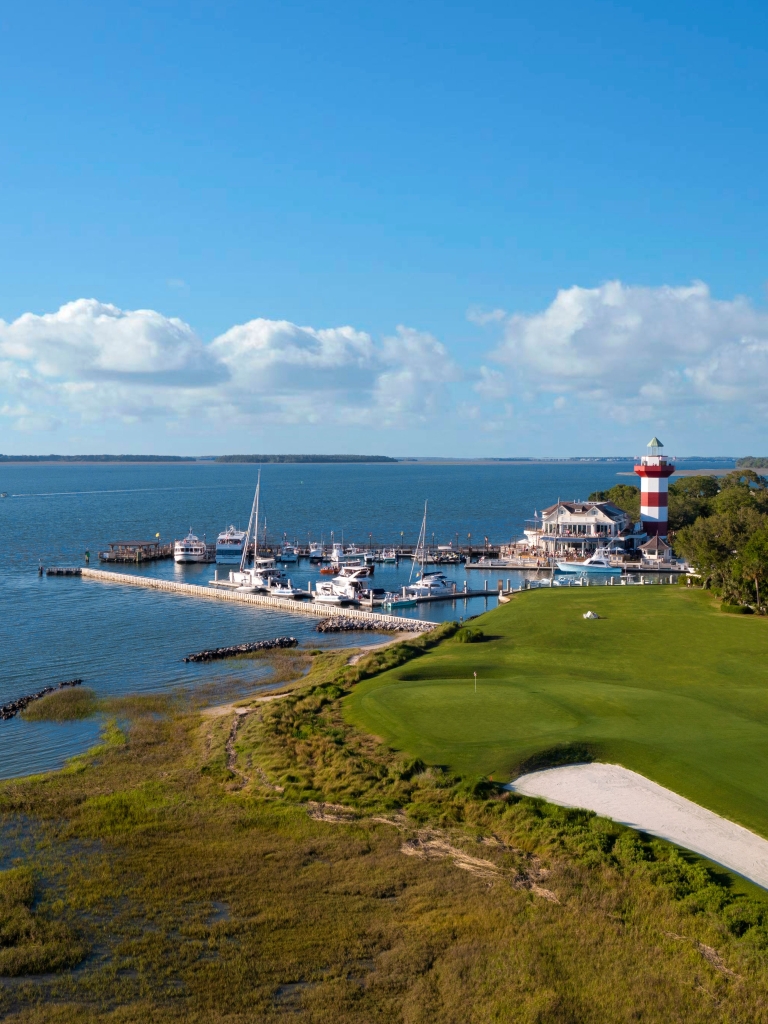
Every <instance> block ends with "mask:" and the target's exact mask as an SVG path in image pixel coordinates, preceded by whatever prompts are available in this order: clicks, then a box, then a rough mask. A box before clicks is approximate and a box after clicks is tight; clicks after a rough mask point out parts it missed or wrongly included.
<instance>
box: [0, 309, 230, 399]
mask: <svg viewBox="0 0 768 1024" xmlns="http://www.w3.org/2000/svg"><path fill="white" fill-rule="evenodd" d="M0 356H4V357H6V358H7V359H11V360H13V362H14V363H15V364H16V366H17V367H25V368H26V369H27V370H28V371H29V373H30V374H32V375H34V376H36V377H38V378H40V379H41V380H54V379H65V380H127V379H130V378H134V379H136V378H143V379H145V380H152V381H154V382H159V381H160V380H161V379H165V380H169V381H170V382H171V383H173V384H176V383H181V382H183V383H202V382H203V381H205V380H210V374H211V372H212V371H215V367H214V365H213V363H212V362H211V360H210V358H209V357H208V354H207V352H206V349H205V347H204V345H203V344H202V342H201V341H200V340H199V338H198V337H197V336H196V335H195V333H194V331H193V330H192V328H191V327H190V326H189V325H188V324H185V323H184V322H183V321H182V320H177V319H176V318H175V317H165V316H163V315H162V314H161V313H156V312H155V311H154V310H152V309H138V310H133V311H126V310H122V309H118V308H117V306H112V305H108V304H105V303H102V302H97V301H96V299H78V300H77V301H76V302H68V303H67V304H66V305H64V306H62V307H61V308H60V309H59V310H58V312H56V313H45V314H43V315H42V316H38V315H37V314H35V313H24V314H23V315H22V316H20V317H19V318H18V320H14V321H13V323H10V324H9V323H6V322H5V321H4V320H0Z"/></svg>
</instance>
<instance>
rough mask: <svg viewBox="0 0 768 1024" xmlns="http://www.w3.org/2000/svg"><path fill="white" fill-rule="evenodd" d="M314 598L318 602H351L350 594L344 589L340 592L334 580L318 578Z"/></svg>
mask: <svg viewBox="0 0 768 1024" xmlns="http://www.w3.org/2000/svg"><path fill="white" fill-rule="evenodd" d="M312 600H313V601H317V602H318V604H349V602H350V598H349V595H348V594H346V593H345V592H343V591H341V592H340V591H339V590H338V589H337V588H336V587H335V586H334V585H333V580H318V582H317V585H316V586H315V590H314V592H313V594H312ZM353 600H354V598H353Z"/></svg>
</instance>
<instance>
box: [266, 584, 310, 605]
mask: <svg viewBox="0 0 768 1024" xmlns="http://www.w3.org/2000/svg"><path fill="white" fill-rule="evenodd" d="M267 593H268V594H269V596H270V597H288V598H290V599H291V600H292V601H295V600H296V598H297V597H306V596H307V595H306V591H304V590H299V588H298V587H294V586H293V584H292V583H291V581H290V580H286V581H285V582H282V581H276V582H275V583H274V584H270V585H269V587H267Z"/></svg>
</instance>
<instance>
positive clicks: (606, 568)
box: [555, 548, 621, 576]
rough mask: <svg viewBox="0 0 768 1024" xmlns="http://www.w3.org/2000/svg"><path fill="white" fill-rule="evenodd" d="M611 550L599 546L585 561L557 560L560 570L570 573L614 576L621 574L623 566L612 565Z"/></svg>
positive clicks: (558, 569)
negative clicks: (610, 559)
mask: <svg viewBox="0 0 768 1024" xmlns="http://www.w3.org/2000/svg"><path fill="white" fill-rule="evenodd" d="M609 557H610V552H609V551H608V548H598V549H597V551H595V553H594V555H591V556H590V557H589V558H587V559H586V561H584V562H556V563H555V564H556V565H557V571H558V572H568V573H578V574H579V575H581V574H582V573H610V574H611V575H613V576H621V568H620V567H619V566H618V565H611V563H610V561H609Z"/></svg>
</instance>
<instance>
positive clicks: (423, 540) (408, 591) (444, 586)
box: [404, 501, 456, 600]
mask: <svg viewBox="0 0 768 1024" xmlns="http://www.w3.org/2000/svg"><path fill="white" fill-rule="evenodd" d="M416 551H417V552H418V553H419V556H420V559H421V571H420V572H419V575H418V576H417V577H416V580H415V581H414V582H413V583H411V582H410V579H409V582H408V586H407V587H406V588H405V595H404V596H407V597H410V598H416V599H417V600H418V599H419V598H425V597H443V596H448V595H450V594H455V593H456V584H455V582H454V581H453V580H449V579H448V578H447V576H446V575H445V573H443V572H439V571H437V572H425V571H424V563H425V561H426V555H427V502H426V501H425V502H424V518H423V519H422V521H421V530H420V531H419V540H418V543H417V544H416ZM415 565H416V562H415V561H414V563H413V565H412V566H411V576H412V575H413V569H414V566H415Z"/></svg>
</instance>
